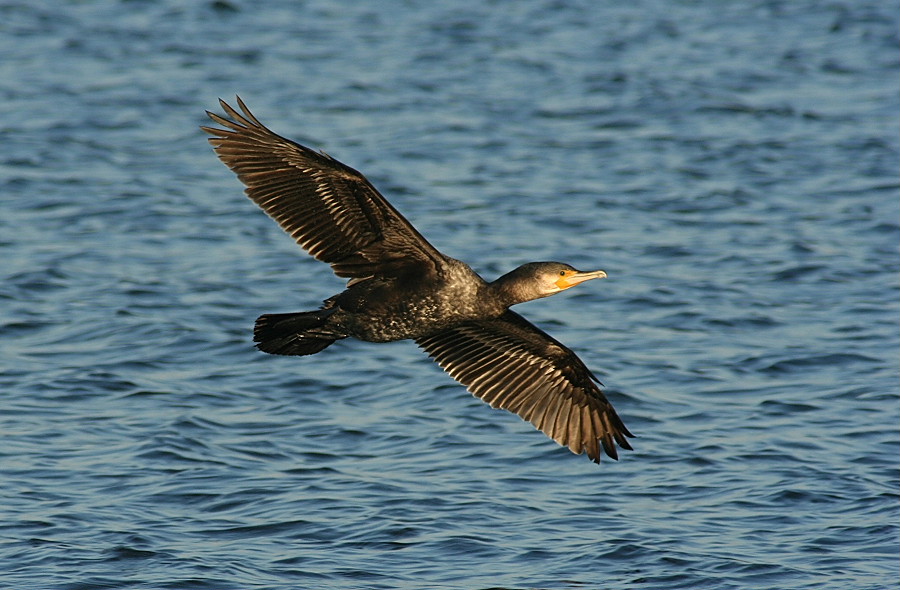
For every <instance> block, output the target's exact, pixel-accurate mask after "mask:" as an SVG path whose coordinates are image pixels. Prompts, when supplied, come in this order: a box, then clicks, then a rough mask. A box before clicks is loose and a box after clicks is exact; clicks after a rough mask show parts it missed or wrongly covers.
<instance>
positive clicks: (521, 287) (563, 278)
mask: <svg viewBox="0 0 900 590" xmlns="http://www.w3.org/2000/svg"><path fill="white" fill-rule="evenodd" d="M605 277H606V273H605V272H604V271H602V270H594V271H588V272H584V271H580V270H576V269H575V268H573V267H572V266H570V265H568V264H565V263H562V262H529V263H528V264H523V265H522V266H520V267H519V268H517V269H515V270H513V271H512V272H508V273H506V274H505V275H503V276H502V277H500V278H499V279H497V280H496V281H495V284H496V285H498V287H499V288H500V290H502V291H503V292H505V294H506V295H507V298H508V299H509V300H511V301H513V303H510V305H513V304H515V303H523V302H525V301H531V300H532V299H539V298H541V297H548V296H550V295H554V294H556V293H559V292H560V291H565V290H566V289H568V288H570V287H574V286H575V285H577V284H579V283H583V282H585V281H589V280H591V279H602V278H605Z"/></svg>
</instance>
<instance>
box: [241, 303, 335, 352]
mask: <svg viewBox="0 0 900 590" xmlns="http://www.w3.org/2000/svg"><path fill="white" fill-rule="evenodd" d="M332 313H334V310H329V309H320V310H318V311H301V312H298V313H267V314H265V315H261V316H259V318H257V320H256V326H255V327H254V328H253V341H254V342H256V347H257V348H259V349H260V350H261V351H263V352H268V353H269V354H285V355H297V356H300V355H306V354H315V353H317V352H319V351H320V350H322V349H324V348H325V347H326V346H328V345H329V344H331V343H332V342H334V341H335V340H340V339H341V338H344V336H341V335H337V334H335V333H334V332H333V331H332V330H329V329H328V328H327V327H326V323H327V322H328V317H329V316H330V315H331V314H332Z"/></svg>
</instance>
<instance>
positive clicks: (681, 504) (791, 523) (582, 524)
mask: <svg viewBox="0 0 900 590" xmlns="http://www.w3.org/2000/svg"><path fill="white" fill-rule="evenodd" d="M897 8H898V6H897V3H896V2H883V1H882V2H876V1H865V0H863V1H850V0H845V1H840V0H838V1H835V2H828V3H823V2H812V1H805V0H797V1H791V2H786V1H785V2H780V1H771V0H765V1H763V0H752V1H748V2H717V1H712V0H707V1H693V2H688V1H684V2H680V1H678V2H668V1H663V0H640V1H637V2H628V3H624V2H581V1H576V0H558V1H552V0H522V1H518V2H515V3H512V2H509V3H501V2H451V1H449V0H445V1H436V2H431V1H430V2H416V1H403V2H399V1H394V0H383V1H381V2H378V3H351V2H347V3H334V2H326V1H315V0H310V1H307V2H293V1H287V0H284V1H272V2H267V1H263V2H258V1H254V2H250V1H244V0H205V1H198V2H189V3H188V2H181V1H178V0H127V1H126V0H122V1H112V0H110V1H105V2H101V1H92V0H80V1H74V0H73V1H50V0H46V1H43V2H41V1H34V0H10V1H7V2H4V3H2V5H0V56H2V58H0V96H2V104H3V111H2V115H0V134H2V141H0V206H2V208H0V334H2V337H0V392H2V404H0V482H2V484H0V527H2V529H0V587H2V588H14V589H98V588H116V589H119V588H141V589H161V588H172V589H179V590H187V589H194V588H208V589H216V590H221V589H241V590H245V589H251V588H252V589H273V590H275V589H278V590H286V589H295V588H348V589H350V588H353V589H355V588H367V589H382V588H383V589H431V588H434V589H449V588H459V589H486V588H505V589H514V590H525V589H542V590H544V589H552V590H558V589H559V590H563V589H585V588H590V589H592V590H593V589H620V588H651V589H667V590H669V589H681V588H683V589H697V588H715V589H741V590H744V589H747V588H762V589H776V588H777V589H780V590H784V589H810V590H811V589H816V590H822V589H841V590H846V589H853V590H872V589H883V588H896V584H897V579H898V575H900V572H898V570H900V540H898V528H900V518H898V517H900V502H898V491H900V477H898V473H900V471H898V467H900V462H898V457H900V454H898V450H900V428H898V427H900V404H898V392H900V379H898V375H900V366H898V365H900V360H898V354H897V353H898V349H900V346H898V345H900V324H898V320H900V313H898V312H900V296H898V293H900V291H898V282H900V280H898V276H900V275H898V269H900V255H898V245H900V228H898V221H900V199H898V194H900V190H898V188H900V175H898V172H900V164H898V161H900V159H898V155H900V136H898V113H900V104H898V103H900V92H898V90H900V88H898V87H900V84H898V69H900V68H898V51H897V47H898V17H900V11H898V10H897ZM236 93H237V94H240V95H241V96H242V97H243V98H244V99H245V100H246V101H247V103H248V104H249V105H250V107H251V108H252V109H253V110H254V111H255V113H256V114H257V115H258V116H259V117H260V118H261V119H262V120H263V121H264V122H265V123H267V124H268V125H270V126H271V127H272V128H273V129H275V130H276V131H277V132H280V133H282V134H284V135H288V136H290V137H293V138H296V139H298V140H302V141H304V142H307V143H309V144H311V145H313V146H315V147H318V148H323V149H325V150H327V151H328V152H329V153H331V154H332V155H334V156H335V157H338V158H340V159H341V160H343V161H345V162H346V163H348V164H350V165H352V166H354V167H356V168H358V169H361V170H362V171H363V172H365V173H366V174H367V175H368V176H369V177H370V179H372V181H373V182H374V183H375V184H376V185H377V186H378V187H379V188H380V189H381V190H382V191H383V192H384V193H385V194H386V195H387V196H388V197H389V198H390V199H391V201H392V202H393V203H394V204H395V205H396V206H397V207H398V208H399V209H400V210H401V211H402V212H403V213H404V214H405V215H406V216H407V217H408V218H409V219H410V220H411V221H412V222H413V223H415V224H416V226H417V227H418V228H419V229H420V230H421V231H422V233H424V234H425V235H426V236H427V237H428V238H429V239H430V240H431V241H432V243H434V244H435V245H436V246H438V247H439V248H441V249H442V250H443V251H444V252H446V253H447V254H450V255H452V256H454V257H457V258H461V259H464V260H466V261H468V262H469V263H471V264H472V266H474V267H475V268H476V269H477V270H478V271H480V272H481V273H482V274H483V275H485V276H486V277H488V278H493V277H495V276H497V275H499V274H501V273H502V272H505V271H506V270H509V269H510V268H512V267H514V266H516V265H518V264H520V263H522V262H526V261H529V260H554V259H558V260H564V261H567V262H570V263H572V264H574V265H575V266H578V267H584V268H603V269H605V270H606V271H607V272H608V273H609V278H608V279H605V280H603V281H599V282H593V283H588V284H586V285H583V286H580V287H578V288H577V289H574V290H573V291H572V292H568V293H566V294H564V295H559V296H557V297H554V298H550V299H546V300H542V301H539V302H534V303H530V304H526V305H523V306H521V307H520V308H519V311H520V312H521V313H523V314H524V315H526V316H527V317H529V318H530V319H531V320H532V321H534V322H535V323H537V324H538V325H540V326H541V327H543V328H544V329H546V330H548V331H549V332H551V333H552V334H553V335H554V336H556V337H557V338H559V339H560V340H562V341H563V342H565V343H567V344H568V345H569V346H571V347H572V348H573V349H574V350H575V351H576V352H578V354H579V355H580V356H581V357H582V358H583V359H584V360H585V362H586V363H587V364H588V365H589V366H590V367H592V368H593V369H594V370H595V371H596V372H597V373H598V374H599V375H600V377H601V379H602V380H603V381H604V383H605V384H606V385H607V391H608V395H609V397H610V398H611V399H612V401H613V402H614V403H615V405H616V407H617V409H618V411H619V413H620V414H621V415H622V416H623V418H624V420H625V422H626V424H627V425H628V427H629V428H630V429H631V430H632V431H633V432H634V433H635V434H637V435H638V438H636V439H634V446H635V449H636V450H635V452H626V453H623V457H622V458H621V460H620V461H618V462H613V461H605V462H604V463H603V464H602V465H600V466H599V467H598V466H596V465H594V464H592V463H590V462H589V461H587V460H586V459H585V458H584V457H578V456H574V455H571V454H570V453H569V452H568V451H567V450H565V449H563V448H560V447H557V446H556V445H555V444H554V443H553V442H552V441H550V440H549V439H547V438H546V437H544V436H543V435H542V434H540V433H538V432H536V431H535V430H534V429H533V428H532V427H531V426H530V425H528V424H526V423H524V422H522V421H521V420H519V419H518V418H517V417H515V416H513V415H510V414H507V413H505V412H500V411H494V410H491V409H490V408H489V407H487V406H486V405H484V404H483V403H481V402H480V401H479V400H477V399H475V398H474V397H472V396H471V395H469V394H468V393H467V392H466V391H465V390H464V389H463V388H462V387H460V386H458V385H456V384H455V383H454V382H453V381H452V380H451V379H450V378H449V377H447V376H446V375H444V374H443V373H442V372H441V371H440V370H439V369H438V368H437V367H436V366H434V365H433V364H432V363H430V362H429V361H428V359H427V358H426V357H425V355H424V354H422V353H421V352H420V351H419V350H418V349H417V348H416V347H415V346H414V345H413V344H412V343H409V342H399V343H392V344H385V345H372V344H366V343H361V342H350V341H343V342H340V343H338V344H336V345H334V346H333V347H331V348H329V349H328V350H326V351H324V352H323V353H321V354H319V355H317V356H315V357H308V358H277V357H272V356H268V355H264V354H262V353H259V352H257V351H256V350H255V349H254V348H253V346H252V342H251V329H252V324H253V320H254V319H255V317H256V316H257V315H259V314H261V313H265V312H280V311H294V310H301V309H310V308H314V307H315V306H316V305H317V304H318V303H319V301H320V300H322V299H324V298H325V297H328V296H329V295H331V294H333V293H335V292H337V291H338V290H339V289H341V286H342V284H343V282H342V281H339V280H338V279H336V278H334V277H333V276H332V275H331V273H330V270H329V268H328V267H327V265H323V264H321V263H317V262H315V261H314V260H312V259H310V258H309V257H308V256H306V255H305V254H304V253H303V252H302V251H300V250H299V249H298V248H297V247H296V246H295V245H294V244H293V242H292V240H291V239H290V238H289V237H287V236H285V235H283V234H282V233H281V232H280V230H279V229H278V228H277V226H276V225H275V224H274V223H272V222H271V221H270V220H269V219H267V218H266V217H265V215H263V214H262V213H261V212H259V211H258V210H257V209H256V207H255V206H254V205H253V204H252V203H251V202H250V201H249V200H247V199H246V198H245V197H243V196H242V194H241V187H240V185H239V184H238V182H237V181H236V179H235V178H234V176H233V175H232V173H231V172H229V171H228V170H227V169H226V168H225V167H224V166H222V165H221V164H220V163H219V162H218V161H217V160H216V158H215V156H214V155H213V153H212V151H211V150H210V148H209V146H208V145H207V143H206V140H205V136H204V134H203V133H201V132H200V131H199V130H198V128H197V127H198V125H200V124H204V123H205V122H206V120H205V117H204V114H203V111H204V110H205V109H217V103H216V99H217V98H218V97H220V96H221V97H224V98H228V99H229V100H230V99H232V97H233V96H234V94H236Z"/></svg>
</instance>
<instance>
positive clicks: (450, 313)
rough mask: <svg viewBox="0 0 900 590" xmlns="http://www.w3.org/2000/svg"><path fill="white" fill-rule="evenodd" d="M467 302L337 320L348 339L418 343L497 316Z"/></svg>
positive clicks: (413, 305)
mask: <svg viewBox="0 0 900 590" xmlns="http://www.w3.org/2000/svg"><path fill="white" fill-rule="evenodd" d="M502 311H503V310H496V311H495V310H487V309H484V306H478V305H473V304H472V303H471V302H469V301H468V300H467V299H465V298H452V297H451V298H448V297H425V298H421V299H409V300H404V301H400V302H394V303H393V304H392V305H390V306H374V307H373V308H371V309H360V310H358V311H357V312H355V313H352V314H339V316H343V317H338V318H335V319H336V320H337V321H338V322H339V323H340V324H341V325H342V327H343V328H344V329H345V330H346V331H347V332H348V333H349V335H351V336H353V337H354V338H358V339H359V340H365V341H368V342H391V341H394V340H404V339H408V338H409V339H415V338H421V337H423V336H427V335H429V334H434V333H435V332H439V331H441V330H446V329H448V328H452V327H453V326H456V325H458V324H461V323H462V322H465V321H468V320H475V319H483V318H485V317H493V316H498V315H500V313H502Z"/></svg>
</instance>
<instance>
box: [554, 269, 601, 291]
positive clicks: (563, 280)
mask: <svg viewBox="0 0 900 590" xmlns="http://www.w3.org/2000/svg"><path fill="white" fill-rule="evenodd" d="M605 278H606V272H604V271H602V270H593V271H590V272H581V271H576V272H574V273H572V274H570V275H566V276H564V277H559V280H557V281H556V286H557V287H559V288H560V289H568V288H569V287H574V286H575V285H577V284H579V283H583V282H585V281H589V280H591V279H605Z"/></svg>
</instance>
